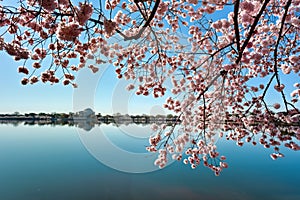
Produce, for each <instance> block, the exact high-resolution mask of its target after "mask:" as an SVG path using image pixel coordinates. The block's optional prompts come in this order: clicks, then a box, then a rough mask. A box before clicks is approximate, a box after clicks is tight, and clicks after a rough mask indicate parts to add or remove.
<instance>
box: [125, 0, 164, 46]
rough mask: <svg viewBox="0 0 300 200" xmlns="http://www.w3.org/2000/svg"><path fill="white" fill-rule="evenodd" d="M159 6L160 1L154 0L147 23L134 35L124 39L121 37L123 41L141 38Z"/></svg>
mask: <svg viewBox="0 0 300 200" xmlns="http://www.w3.org/2000/svg"><path fill="white" fill-rule="evenodd" d="M159 4H160V0H156V1H155V4H154V7H153V9H152V11H151V14H150V16H149V18H148V19H147V21H146V22H145V24H144V25H143V27H142V28H141V29H140V30H139V32H138V33H137V34H136V35H133V36H125V37H124V35H122V36H123V37H124V40H125V41H127V40H137V39H139V38H140V37H141V35H142V34H143V32H144V31H145V29H146V28H147V27H148V26H149V25H150V23H151V21H152V19H153V18H154V16H155V13H156V11H157V9H158V6H159Z"/></svg>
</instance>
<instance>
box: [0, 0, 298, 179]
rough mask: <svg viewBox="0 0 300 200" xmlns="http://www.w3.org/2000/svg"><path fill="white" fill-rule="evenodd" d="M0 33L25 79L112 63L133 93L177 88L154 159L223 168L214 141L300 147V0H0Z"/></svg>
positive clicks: (71, 80)
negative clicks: (169, 158) (170, 120)
mask: <svg viewBox="0 0 300 200" xmlns="http://www.w3.org/2000/svg"><path fill="white" fill-rule="evenodd" d="M0 34H1V35H0V50H2V51H5V52H6V53H7V54H8V55H10V56H12V57H13V58H14V59H15V60H16V61H19V62H21V63H22V64H21V66H20V67H19V68H18V71H19V72H20V73H23V74H25V75H26V77H24V78H23V79H22V80H21V83H22V84H23V85H26V84H28V83H31V84H36V83H37V82H43V83H48V82H49V83H51V84H56V83H62V84H64V85H69V84H72V85H73V86H74V87H77V84H76V79H75V76H76V72H77V71H78V70H80V69H82V68H86V67H88V68H90V69H91V70H92V71H93V72H94V73H96V72H97V71H98V70H99V67H101V65H102V64H105V63H110V64H111V67H114V68H115V71H116V76H117V77H118V78H120V79H121V78H124V79H126V80H128V79H132V80H135V84H129V85H128V87H127V89H128V90H135V92H136V94H137V95H150V94H152V95H153V96H154V97H155V98H158V97H161V96H164V95H168V94H169V93H170V96H169V97H168V98H167V101H166V103H165V104H164V107H165V108H166V109H169V110H171V111H173V112H174V113H176V115H177V116H178V119H177V121H176V122H175V123H174V124H173V125H172V126H161V127H159V126H157V125H154V126H153V129H154V131H156V133H155V134H154V135H153V136H152V137H151V138H150V139H149V142H150V145H149V147H147V150H149V151H154V152H156V151H159V153H160V154H159V157H158V159H157V160H156V161H155V164H156V165H158V166H159V167H164V166H165V164H166V162H167V154H172V157H173V159H177V160H181V159H182V157H183V155H184V154H186V155H187V158H184V159H183V162H184V163H186V164H188V163H189V164H190V165H191V167H192V168H196V167H197V166H198V165H199V164H200V163H203V164H204V165H205V166H208V167H209V168H211V169H212V170H213V171H214V172H215V174H216V175H219V173H220V171H221V170H222V169H223V168H226V167H227V163H226V162H225V161H224V160H225V156H219V152H218V151H217V146H216V144H215V142H216V140H217V138H218V137H225V138H226V139H228V140H234V141H236V143H237V145H239V146H242V145H243V144H244V143H245V142H249V143H250V142H251V143H253V145H256V144H257V143H260V144H261V145H263V146H264V147H266V148H273V152H272V153H271V158H273V159H277V158H278V157H283V154H282V153H281V152H280V147H281V146H283V145H284V146H285V147H288V148H290V149H292V150H299V149H300V146H299V145H298V144H297V140H299V139H300V128H299V115H300V112H299V109H298V107H297V105H299V104H298V100H299V96H300V83H299V75H300V71H299V70H300V53H299V52H300V46H299V43H300V40H299V37H300V1H299V0H264V1H262V0H251V1H250V0H240V1H237V0H231V1H229V0H203V1H200V0H168V1H163V0H127V1H120V0H106V1H102V0H98V1H97V0H94V1H92V0H90V1H88V0H85V1H83V0H82V1H81V2H79V3H78V2H75V1H71V0H18V1H17V3H16V4H12V2H11V1H10V2H8V1H2V2H1V3H0ZM168 80H171V82H172V88H171V89H170V91H167V88H166V85H165V84H166V81H168ZM274 99H275V100H274ZM184 157H185V156H184Z"/></svg>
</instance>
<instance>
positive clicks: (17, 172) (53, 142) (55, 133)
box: [0, 125, 300, 200]
mask: <svg viewBox="0 0 300 200" xmlns="http://www.w3.org/2000/svg"><path fill="white" fill-rule="evenodd" d="M101 127H102V128H101V131H103V132H105V137H107V138H108V140H110V141H111V142H112V143H114V144H115V145H116V146H119V147H120V148H123V149H124V148H127V149H126V150H127V151H132V152H137V153H141V152H142V151H143V150H142V149H144V145H147V139H144V136H143V137H140V138H138V137H137V135H135V137H133V135H128V134H127V135H126V134H124V131H120V128H118V127H115V126H112V125H101ZM93 134H96V133H93V132H84V131H82V130H81V131H79V132H78V131H77V129H76V128H75V127H67V126H55V127H51V126H41V127H39V126H23V125H19V126H17V127H14V126H12V125H1V126H0V199H1V200H19V199H22V200H48V199H49V200H53V199H55V200H60V199H61V200H65V199H72V200H81V199H85V200H96V199H97V200H99V199H101V200H105V199H132V200H134V199H170V200H171V199H172V200H177V199H206V200H209V199H211V200H214V199H230V200H234V199H245V200H247V199H265V200H268V199H272V200H282V199H284V200H296V199H297V200H298V199H300V190H299V186H300V172H299V169H300V168H299V166H300V154H299V152H293V151H290V150H286V151H284V153H285V155H286V157H285V158H283V159H280V160H276V161H273V160H272V159H271V158H270V157H269V154H270V153H271V150H266V149H264V148H263V147H252V146H251V145H246V146H245V147H237V146H236V145H235V144H234V143H233V142H225V141H219V142H218V145H219V146H218V147H219V150H220V151H221V152H222V153H223V154H225V155H226V156H227V157H228V160H227V162H228V163H229V165H230V167H229V168H228V169H226V170H224V171H222V174H221V176H219V177H215V176H214V174H213V173H212V172H211V171H210V170H209V169H206V168H203V167H200V168H197V169H195V170H192V169H191V168H190V167H189V166H186V165H184V164H182V163H179V162H174V163H173V164H171V165H169V166H167V167H166V168H164V169H162V170H156V171H153V172H148V173H138V174H134V173H125V172H120V171H117V170H115V169H112V168H110V167H108V166H106V165H104V164H103V163H101V162H99V161H98V160H97V159H96V158H95V155H92V154H93V150H92V147H91V146H87V144H86V140H85V139H86V137H90V136H91V137H93ZM134 134H136V133H134ZM141 134H142V133H141ZM118 138H119V139H118ZM126 144H128V145H126ZM100 149H101V148H100ZM106 150H107V149H103V153H105V151H106ZM91 153H92V154H91ZM98 153H99V152H98ZM100 153H101V152H100ZM96 157H97V156H96ZM111 159H116V160H117V161H118V160H119V161H120V160H121V158H118V155H111ZM132 164H134V163H132Z"/></svg>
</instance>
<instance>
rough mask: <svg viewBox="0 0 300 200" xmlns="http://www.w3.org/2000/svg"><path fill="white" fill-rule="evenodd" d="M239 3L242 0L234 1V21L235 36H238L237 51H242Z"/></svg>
mask: <svg viewBox="0 0 300 200" xmlns="http://www.w3.org/2000/svg"><path fill="white" fill-rule="evenodd" d="M239 5H240V1H239V0H237V1H235V3H234V16H233V21H234V31H235V37H236V48H237V52H240V48H241V47H240V31H239V22H238V15H239Z"/></svg>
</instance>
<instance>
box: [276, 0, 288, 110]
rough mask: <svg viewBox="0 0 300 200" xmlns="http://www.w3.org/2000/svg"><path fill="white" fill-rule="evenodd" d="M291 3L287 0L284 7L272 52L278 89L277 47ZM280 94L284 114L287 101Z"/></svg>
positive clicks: (282, 94)
mask: <svg viewBox="0 0 300 200" xmlns="http://www.w3.org/2000/svg"><path fill="white" fill-rule="evenodd" d="M291 2H292V0H288V2H287V3H286V5H285V6H284V14H283V17H282V20H281V26H280V29H279V33H278V38H277V41H276V45H275V50H274V71H275V76H276V80H277V84H278V86H279V87H280V80H279V75H278V66H277V65H278V64H277V63H278V60H277V56H278V46H279V43H280V40H281V38H282V31H283V27H284V22H285V19H286V16H287V13H288V10H289V7H290V5H291ZM280 93H281V96H282V98H283V101H284V105H285V109H286V112H288V104H287V100H286V98H285V95H284V93H283V90H281V91H280Z"/></svg>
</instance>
